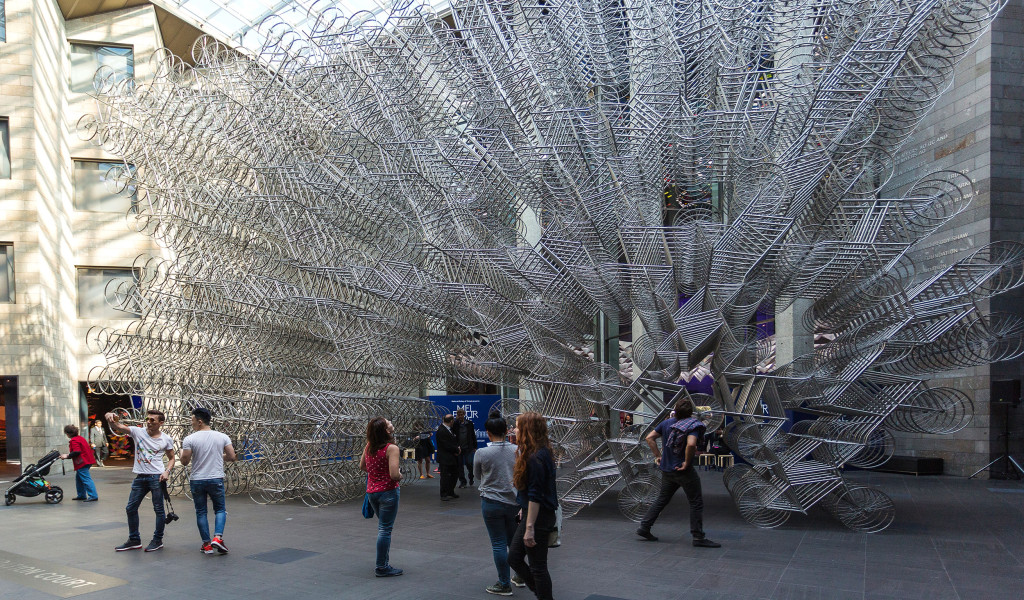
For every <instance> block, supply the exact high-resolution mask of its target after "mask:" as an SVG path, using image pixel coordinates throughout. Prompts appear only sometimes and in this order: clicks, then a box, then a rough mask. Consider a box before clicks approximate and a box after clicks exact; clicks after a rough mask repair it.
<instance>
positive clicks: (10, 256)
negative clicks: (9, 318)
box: [0, 242, 17, 304]
mask: <svg viewBox="0 0 1024 600" xmlns="http://www.w3.org/2000/svg"><path fill="white" fill-rule="evenodd" d="M0 248H3V259H2V261H0V262H2V263H3V264H0V269H3V270H4V271H6V273H5V276H6V277H7V296H6V297H4V295H3V294H0V304H15V303H16V301H17V289H16V287H15V279H14V243H13V242H0Z"/></svg>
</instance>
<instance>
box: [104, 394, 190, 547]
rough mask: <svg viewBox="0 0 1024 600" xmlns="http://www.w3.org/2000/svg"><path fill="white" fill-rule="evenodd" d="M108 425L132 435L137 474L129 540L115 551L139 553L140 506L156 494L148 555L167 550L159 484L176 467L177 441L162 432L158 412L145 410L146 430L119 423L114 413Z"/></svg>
mask: <svg viewBox="0 0 1024 600" xmlns="http://www.w3.org/2000/svg"><path fill="white" fill-rule="evenodd" d="M106 419H107V422H108V423H110V429H111V431H113V432H115V433H118V434H121V435H130V436H131V437H132V440H133V441H134V442H135V465H134V466H133V467H132V472H134V473H135V480H134V481H132V492H131V495H129V496H128V506H126V507H125V511H126V512H127V513H128V541H127V542H125V543H123V544H121V545H120V546H117V547H116V548H114V550H117V551H118V552H124V551H125V550H138V549H139V548H142V537H141V536H140V535H139V506H141V505H142V499H143V498H145V497H146V494H149V493H152V495H153V512H155V513H156V530H155V531H154V532H153V539H152V541H150V542H149V545H148V546H146V552H155V551H157V550H159V549H161V548H163V547H164V525H165V524H166V522H165V520H164V517H165V515H164V495H163V492H162V491H161V487H160V482H162V481H167V477H168V476H169V475H170V473H171V469H173V468H174V440H173V439H171V436H169V435H167V434H166V433H164V432H162V431H160V427H161V426H162V425H163V424H164V419H165V417H164V413H162V412H160V411H159V410H148V411H146V428H145V429H143V428H142V427H126V426H125V425H122V424H121V423H119V422H118V419H117V415H115V414H114V413H107V414H106ZM165 456H166V457H167V466H166V467H165V466H164V457H165Z"/></svg>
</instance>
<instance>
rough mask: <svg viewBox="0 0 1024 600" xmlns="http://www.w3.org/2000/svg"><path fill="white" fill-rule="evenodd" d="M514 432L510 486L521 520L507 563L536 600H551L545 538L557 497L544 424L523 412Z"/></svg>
mask: <svg viewBox="0 0 1024 600" xmlns="http://www.w3.org/2000/svg"><path fill="white" fill-rule="evenodd" d="M516 433H517V436H516V441H517V442H518V448H517V450H516V464H515V467H514V468H513V470H512V483H513V485H515V487H516V490H517V492H518V493H517V495H516V500H517V501H518V502H519V506H521V507H522V509H523V514H524V515H525V518H524V519H523V520H522V521H520V522H519V527H518V528H517V529H516V533H515V536H514V537H513V538H512V543H511V544H510V546H509V551H508V564H509V566H511V567H512V569H513V570H514V571H515V572H516V574H517V575H519V577H520V578H521V579H522V580H523V581H524V582H525V583H526V585H527V587H529V588H530V590H531V591H532V592H533V593H534V594H536V595H537V598H539V599H540V600H552V598H553V597H552V595H551V574H550V573H548V538H549V537H550V536H551V532H552V531H554V529H555V510H556V509H557V508H558V495H557V492H556V491H555V460H554V458H553V457H552V455H551V442H549V441H548V425H547V422H546V421H545V420H544V417H543V416H542V415H541V414H539V413H535V412H527V413H523V414H521V415H519V418H518V419H517V420H516ZM527 559H529V564H527Z"/></svg>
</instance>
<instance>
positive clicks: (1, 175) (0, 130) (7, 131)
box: [0, 0, 11, 179]
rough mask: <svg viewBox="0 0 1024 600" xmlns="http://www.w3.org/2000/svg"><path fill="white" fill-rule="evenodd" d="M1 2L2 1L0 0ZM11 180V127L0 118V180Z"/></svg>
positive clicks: (5, 120)
mask: <svg viewBox="0 0 1024 600" xmlns="http://www.w3.org/2000/svg"><path fill="white" fill-rule="evenodd" d="M0 1H2V0H0ZM10 178H11V127H10V125H9V122H8V121H7V119H4V118H2V117H0V179H10Z"/></svg>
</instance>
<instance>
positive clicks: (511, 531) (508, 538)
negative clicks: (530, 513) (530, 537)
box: [480, 498, 519, 585]
mask: <svg viewBox="0 0 1024 600" xmlns="http://www.w3.org/2000/svg"><path fill="white" fill-rule="evenodd" d="M480 510H481V511H482V512H483V514H484V526H485V527H486V528H487V535H488V536H490V538H491V552H492V553H493V554H494V568H496V569H497V570H498V583H500V584H501V585H510V583H511V581H510V579H509V576H510V575H511V573H509V567H508V545H509V544H510V543H512V536H514V535H515V533H516V515H518V514H519V505H518V504H505V503H504V502H497V501H495V500H488V499H487V498H480Z"/></svg>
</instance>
